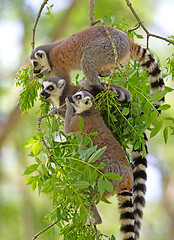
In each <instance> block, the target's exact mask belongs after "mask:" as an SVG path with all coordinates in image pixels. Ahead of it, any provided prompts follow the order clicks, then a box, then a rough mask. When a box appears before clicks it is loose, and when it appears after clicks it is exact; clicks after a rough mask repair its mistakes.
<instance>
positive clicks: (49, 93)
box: [40, 78, 66, 100]
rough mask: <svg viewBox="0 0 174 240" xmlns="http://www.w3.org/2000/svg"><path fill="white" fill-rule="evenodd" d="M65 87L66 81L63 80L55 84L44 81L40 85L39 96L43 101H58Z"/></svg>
mask: <svg viewBox="0 0 174 240" xmlns="http://www.w3.org/2000/svg"><path fill="white" fill-rule="evenodd" d="M48 79H49V78H48ZM65 85H66V81H65V80H64V79H60V80H58V81H57V83H55V82H52V81H50V80H49V81H48V80H47V79H44V80H43V83H42V92H41V93H40V95H41V96H42V97H43V98H44V99H52V100H54V98H56V99H58V98H59V97H60V96H62V92H63V90H64V88H65Z"/></svg>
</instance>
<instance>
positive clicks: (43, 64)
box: [31, 50, 51, 74]
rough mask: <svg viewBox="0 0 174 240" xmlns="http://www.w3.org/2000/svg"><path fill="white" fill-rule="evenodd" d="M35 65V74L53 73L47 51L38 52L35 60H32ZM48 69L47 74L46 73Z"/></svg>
mask: <svg viewBox="0 0 174 240" xmlns="http://www.w3.org/2000/svg"><path fill="white" fill-rule="evenodd" d="M31 62H32V64H33V72H34V74H45V73H49V71H50V72H51V68H50V65H49V63H48V59H47V55H46V53H45V51H43V50H38V51H36V52H35V54H34V58H31ZM46 69H47V71H46V72H44V71H45V70H46Z"/></svg>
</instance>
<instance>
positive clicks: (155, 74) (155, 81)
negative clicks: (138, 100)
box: [134, 46, 165, 108]
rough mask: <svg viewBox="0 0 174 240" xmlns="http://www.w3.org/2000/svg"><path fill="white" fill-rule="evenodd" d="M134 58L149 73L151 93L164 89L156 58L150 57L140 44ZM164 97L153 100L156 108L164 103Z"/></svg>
mask: <svg viewBox="0 0 174 240" xmlns="http://www.w3.org/2000/svg"><path fill="white" fill-rule="evenodd" d="M134 57H135V59H136V60H137V61H138V62H139V63H140V64H141V66H142V68H143V69H144V70H146V71H147V72H148V74H149V82H150V84H151V94H154V93H155V92H157V91H159V92H161V91H162V90H164V80H163V78H162V74H161V70H160V68H159V66H158V63H157V62H156V60H155V59H154V58H153V57H152V55H151V54H150V52H149V51H148V50H146V49H145V48H142V47H141V46H137V48H136V53H134ZM164 101H165V99H164V98H162V99H161V100H159V101H157V102H153V104H155V105H156V107H157V108H158V107H159V106H161V105H162V104H163V103H164Z"/></svg>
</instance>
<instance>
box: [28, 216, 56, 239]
mask: <svg viewBox="0 0 174 240" xmlns="http://www.w3.org/2000/svg"><path fill="white" fill-rule="evenodd" d="M57 222H58V220H57V221H55V222H53V223H52V224H51V225H49V226H48V227H46V228H44V229H43V230H42V231H40V232H39V233H37V234H36V235H34V237H33V238H32V240H34V239H36V238H37V237H38V236H39V235H41V234H42V233H44V232H45V231H47V230H48V229H50V228H51V227H53V226H54V225H55V224H56V223H57Z"/></svg>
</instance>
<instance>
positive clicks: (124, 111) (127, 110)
mask: <svg viewBox="0 0 174 240" xmlns="http://www.w3.org/2000/svg"><path fill="white" fill-rule="evenodd" d="M129 111H130V110H129V108H124V109H123V111H122V114H123V115H124V116H127V115H128V114H129Z"/></svg>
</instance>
